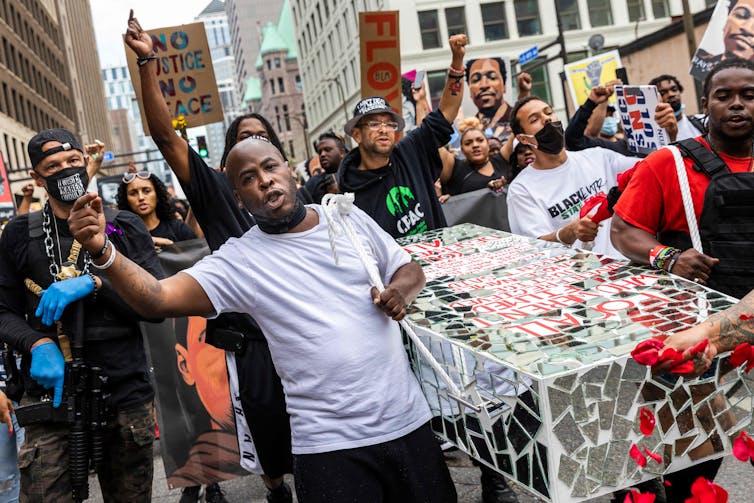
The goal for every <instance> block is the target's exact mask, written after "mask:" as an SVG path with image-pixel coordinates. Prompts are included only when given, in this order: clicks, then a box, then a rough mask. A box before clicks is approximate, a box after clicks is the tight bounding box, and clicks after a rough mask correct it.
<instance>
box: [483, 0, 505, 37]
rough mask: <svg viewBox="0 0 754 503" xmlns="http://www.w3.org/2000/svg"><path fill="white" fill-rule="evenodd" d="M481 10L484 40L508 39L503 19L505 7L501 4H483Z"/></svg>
mask: <svg viewBox="0 0 754 503" xmlns="http://www.w3.org/2000/svg"><path fill="white" fill-rule="evenodd" d="M480 7H481V10H482V25H483V26H484V40H485V41H486V42H491V41H493V40H502V39H504V38H508V24H507V21H506V19H505V5H504V4H503V2H494V3H484V4H482V5H480Z"/></svg>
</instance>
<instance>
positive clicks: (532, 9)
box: [513, 0, 542, 37]
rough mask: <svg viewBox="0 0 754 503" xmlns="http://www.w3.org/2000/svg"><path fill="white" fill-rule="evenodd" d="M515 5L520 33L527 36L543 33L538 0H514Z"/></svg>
mask: <svg viewBox="0 0 754 503" xmlns="http://www.w3.org/2000/svg"><path fill="white" fill-rule="evenodd" d="M513 5H514V7H515V9H516V24H518V34H519V35H521V36H522V37H525V36H527V35H539V34H540V33H542V27H541V25H540V23H539V6H538V5H537V0H514V4H513Z"/></svg>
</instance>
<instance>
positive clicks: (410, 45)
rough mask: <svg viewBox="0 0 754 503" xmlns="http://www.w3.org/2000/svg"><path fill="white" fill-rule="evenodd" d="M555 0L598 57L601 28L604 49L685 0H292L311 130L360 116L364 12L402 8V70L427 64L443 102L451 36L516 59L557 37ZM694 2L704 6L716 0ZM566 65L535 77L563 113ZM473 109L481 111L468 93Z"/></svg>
mask: <svg viewBox="0 0 754 503" xmlns="http://www.w3.org/2000/svg"><path fill="white" fill-rule="evenodd" d="M555 2H557V3H558V7H559V9H560V20H561V22H562V25H563V30H564V39H565V45H566V50H567V51H568V56H569V59H570V60H575V59H580V58H582V57H586V56H588V55H589V46H588V40H589V38H590V37H591V36H592V35H598V34H599V35H602V36H603V37H604V49H603V50H607V49H609V48H617V47H618V46H620V45H623V44H626V43H628V42H631V41H632V40H634V39H636V38H638V37H640V36H643V35H645V34H647V33H650V32H653V31H655V30H657V29H658V28H660V27H662V26H665V25H667V24H669V23H670V21H671V20H670V17H671V15H680V14H681V2H680V0H507V1H494V0H493V1H489V0H484V1H481V0H464V1H460V2H459V1H458V0H437V1H433V2H426V1H422V0H333V1H326V0H322V1H317V2H314V1H309V0H291V7H292V12H293V19H294V23H295V26H296V42H297V44H298V50H299V65H300V67H301V73H302V77H303V84H304V86H303V87H304V101H305V102H306V107H307V116H308V118H309V124H310V125H311V128H310V132H311V135H312V136H313V137H314V136H315V135H318V134H320V133H321V132H323V131H326V130H328V129H333V130H335V131H339V132H342V130H343V125H344V123H345V117H344V113H343V107H344V106H345V107H346V108H347V111H348V114H351V113H352V109H353V105H355V103H356V101H357V100H358V98H359V95H360V90H361V84H360V66H359V35H358V25H359V23H358V21H359V16H358V13H359V12H360V11H376V10H397V11H400V35H401V58H402V59H401V65H402V71H404V72H405V71H408V70H411V69H418V70H425V71H426V72H427V78H428V84H429V89H430V93H431V94H432V98H433V101H437V100H438V99H439V95H440V94H441V92H442V88H443V86H444V82H445V77H446V75H447V66H448V63H449V62H450V48H449V46H448V42H447V40H448V38H449V37H450V36H451V35H453V34H455V33H466V34H468V36H469V39H470V40H469V46H468V47H467V58H479V57H491V56H501V57H508V58H510V59H512V60H515V59H517V58H518V55H519V54H521V53H523V52H525V51H526V50H528V49H530V48H532V47H533V46H538V47H540V48H541V47H543V46H545V45H547V44H548V43H549V42H552V41H553V40H554V39H555V37H556V36H557V34H558V31H557V16H556V15H555ZM689 3H690V4H691V9H692V11H694V12H696V11H700V10H702V9H704V8H705V6H706V5H708V4H710V3H714V2H711V1H710V0H690V2H689ZM558 51H559V48H558V47H552V48H550V49H547V50H543V51H541V54H540V61H541V60H544V59H546V58H547V57H550V56H554V55H556V54H557V53H558ZM684 56H685V55H684ZM536 61H537V60H535V62H536ZM562 69H563V61H561V60H555V61H552V62H550V63H548V64H547V65H545V66H543V67H541V68H540V69H538V70H536V71H535V72H533V75H532V77H533V78H534V81H535V83H536V86H535V88H534V90H533V92H534V93H535V94H537V95H538V96H541V97H543V98H545V99H547V100H549V101H550V102H552V103H553V105H554V107H555V109H556V110H557V111H558V112H560V113H562V112H563V111H564V108H565V102H564V100H563V92H562V90H561V82H560V77H559V74H560V72H561V71H562ZM508 85H510V82H508ZM464 112H465V113H466V114H467V115H468V114H472V113H473V112H474V107H473V104H472V103H471V101H470V99H468V98H467V97H466V98H465V102H464Z"/></svg>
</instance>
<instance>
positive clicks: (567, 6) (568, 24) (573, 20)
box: [556, 0, 609, 30]
mask: <svg viewBox="0 0 754 503" xmlns="http://www.w3.org/2000/svg"><path fill="white" fill-rule="evenodd" d="M556 1H557V2H558V8H559V9H560V20H561V22H562V24H563V29H564V30H580V29H581V19H580V18H579V3H578V0H556ZM605 3H608V4H609V2H605Z"/></svg>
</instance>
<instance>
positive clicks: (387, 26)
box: [359, 10, 403, 115]
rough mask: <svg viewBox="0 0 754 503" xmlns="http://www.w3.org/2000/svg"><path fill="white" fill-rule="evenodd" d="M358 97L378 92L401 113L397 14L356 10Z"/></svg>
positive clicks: (399, 43)
mask: <svg viewBox="0 0 754 503" xmlns="http://www.w3.org/2000/svg"><path fill="white" fill-rule="evenodd" d="M359 43H360V49H361V53H360V54H361V97H362V98H366V97H369V96H382V97H383V98H385V100H387V102H388V103H390V107H391V108H392V109H393V110H394V111H395V113H397V114H398V115H402V99H403V95H402V92H401V39H400V15H399V12H398V11H397V10H390V11H378V12H377V11H375V12H359Z"/></svg>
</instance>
